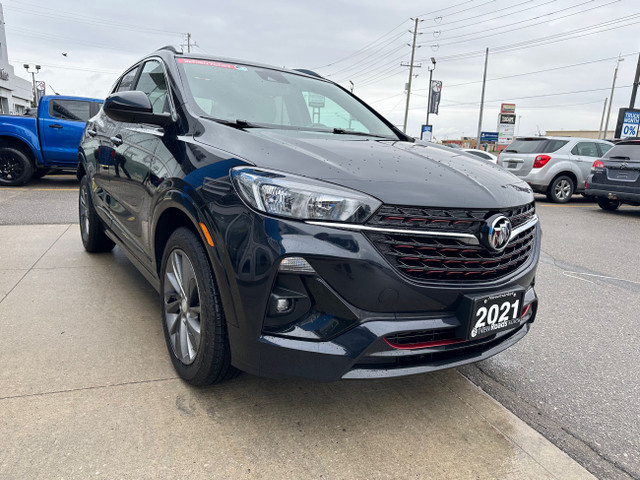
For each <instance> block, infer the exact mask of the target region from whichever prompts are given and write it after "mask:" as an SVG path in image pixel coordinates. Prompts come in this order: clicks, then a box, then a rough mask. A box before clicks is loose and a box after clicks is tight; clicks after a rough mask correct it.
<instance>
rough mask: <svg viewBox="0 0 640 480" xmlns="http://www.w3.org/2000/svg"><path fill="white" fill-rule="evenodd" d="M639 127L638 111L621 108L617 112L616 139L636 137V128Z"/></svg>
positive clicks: (639, 115) (639, 117) (639, 114)
mask: <svg viewBox="0 0 640 480" xmlns="http://www.w3.org/2000/svg"><path fill="white" fill-rule="evenodd" d="M639 125H640V110H634V109H631V108H621V109H620V111H619V112H618V123H617V124H616V134H615V136H616V138H630V137H637V136H638V126H639Z"/></svg>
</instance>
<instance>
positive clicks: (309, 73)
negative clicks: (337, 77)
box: [293, 68, 324, 78]
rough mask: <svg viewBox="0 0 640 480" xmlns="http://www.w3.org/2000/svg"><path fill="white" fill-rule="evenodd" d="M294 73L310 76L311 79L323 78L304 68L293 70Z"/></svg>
mask: <svg viewBox="0 0 640 480" xmlns="http://www.w3.org/2000/svg"><path fill="white" fill-rule="evenodd" d="M293 70H294V71H295V72H300V73H305V74H307V75H311V76H313V77H318V78H324V77H323V76H322V75H320V74H319V73H316V72H314V71H313V70H307V69H306V68H294V69H293Z"/></svg>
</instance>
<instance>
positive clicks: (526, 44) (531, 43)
mask: <svg viewBox="0 0 640 480" xmlns="http://www.w3.org/2000/svg"><path fill="white" fill-rule="evenodd" d="M639 16H640V13H635V14H632V15H628V16H625V17H621V18H617V19H614V20H609V21H606V22H602V23H597V24H593V25H590V26H588V27H582V28H577V29H575V30H571V31H568V32H564V33H559V34H556V35H551V36H549V35H547V36H544V37H539V38H534V39H531V40H525V41H521V42H516V43H511V44H508V45H501V46H498V47H492V53H493V54H494V55H495V54H497V53H505V52H511V51H514V50H521V49H526V48H533V47H538V46H542V45H548V44H551V43H557V42H562V41H565V40H573V39H576V38H581V37H585V36H588V35H593V34H598V33H603V32H607V31H609V30H615V29H618V28H624V27H629V26H631V25H635V24H637V23H640V22H632V23H628V24H626V25H618V26H612V25H615V24H616V23H621V22H625V21H629V20H635V19H636V18H638V17H639ZM605 27H610V28H605ZM598 28H601V30H599V31H593V32H590V31H588V30H595V29H598ZM579 32H584V33H581V34H578V33H579ZM570 35H574V36H572V37H570ZM563 37H568V38H563ZM483 54H484V51H482V50H475V51H470V52H464V53H459V54H455V55H449V56H443V57H439V58H438V61H440V62H443V61H445V62H446V61H449V62H451V61H458V60H467V59H469V58H474V57H477V56H480V55H483ZM421 61H424V60H421Z"/></svg>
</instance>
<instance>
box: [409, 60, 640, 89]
mask: <svg viewBox="0 0 640 480" xmlns="http://www.w3.org/2000/svg"><path fill="white" fill-rule="evenodd" d="M635 55H636V53H628V54H625V55H621V56H622V57H632V56H635ZM616 58H618V57H617V56H615V57H607V58H601V59H599V60H590V61H588V62H581V63H573V64H571V65H561V66H558V67H552V68H545V69H543V70H534V71H531V72H525V73H516V74H514V75H505V76H503V77H496V78H488V79H487V82H493V81H497V80H505V79H508V78H516V77H524V76H527V75H533V74H536V73H545V72H552V71H555V70H563V69H565V68H573V67H581V66H584V65H590V64H592V63H600V62H607V61H609V60H615V59H616ZM476 83H482V80H475V81H473V82H464V83H454V84H451V85H447V90H448V89H450V88H454V87H461V86H464V85H473V84H476ZM421 90H427V89H426V88H422V89H417V90H416V91H417V92H419V91H421Z"/></svg>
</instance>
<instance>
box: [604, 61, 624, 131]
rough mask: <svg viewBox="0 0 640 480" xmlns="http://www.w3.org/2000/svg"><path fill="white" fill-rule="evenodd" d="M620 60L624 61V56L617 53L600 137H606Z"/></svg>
mask: <svg viewBox="0 0 640 480" xmlns="http://www.w3.org/2000/svg"><path fill="white" fill-rule="evenodd" d="M620 62H624V58H622V56H621V55H618V61H617V62H616V69H615V70H614V71H613V83H612V84H611V95H609V108H607V119H606V120H605V121H604V132H603V134H602V138H603V139H606V138H607V130H608V129H609V115H610V114H611V104H612V103H613V91H614V90H615V89H616V77H617V76H618V67H619V66H620Z"/></svg>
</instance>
